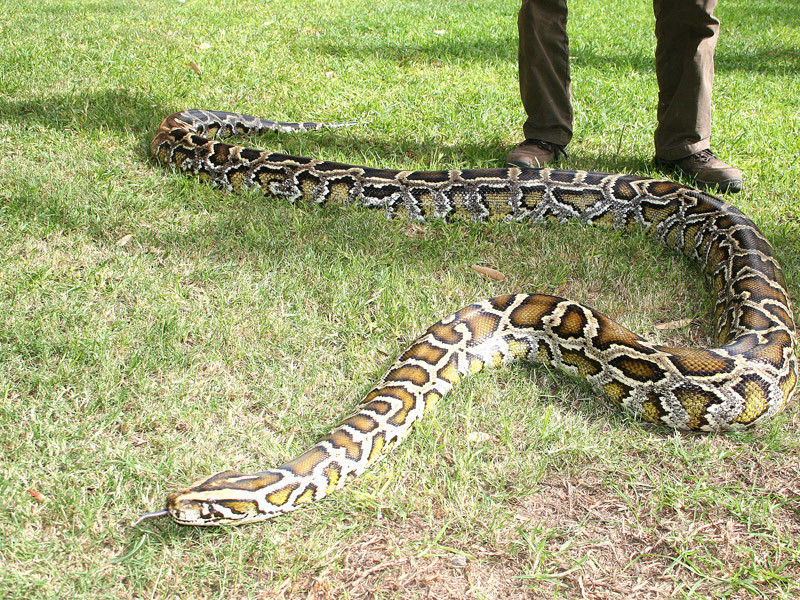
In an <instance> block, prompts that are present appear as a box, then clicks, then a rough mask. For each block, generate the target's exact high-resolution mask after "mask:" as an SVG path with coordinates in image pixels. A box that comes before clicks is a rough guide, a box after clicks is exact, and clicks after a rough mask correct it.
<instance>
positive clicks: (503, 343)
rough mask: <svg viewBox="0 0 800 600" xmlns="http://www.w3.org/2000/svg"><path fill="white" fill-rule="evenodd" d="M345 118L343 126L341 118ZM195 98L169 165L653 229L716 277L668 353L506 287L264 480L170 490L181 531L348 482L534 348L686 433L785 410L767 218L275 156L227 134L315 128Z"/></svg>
mask: <svg viewBox="0 0 800 600" xmlns="http://www.w3.org/2000/svg"><path fill="white" fill-rule="evenodd" d="M339 125H343V124H339ZM325 126H337V124H331V125H325V124H319V123H277V122H273V121H268V120H265V119H259V118H255V117H248V116H244V115H238V114H233V113H223V112H215V111H205V110H190V111H184V112H180V113H176V114H173V115H170V116H168V117H167V118H166V119H164V121H163V123H162V124H161V127H160V129H159V131H158V133H157V134H156V136H155V138H154V139H153V142H152V153H153V155H154V156H155V158H156V160H157V161H158V162H159V163H161V164H162V165H165V166H168V165H173V166H174V167H177V168H178V169H180V170H182V171H186V172H189V173H194V174H197V175H198V176H199V177H200V178H201V179H203V180H207V181H208V182H210V183H212V184H214V185H218V186H222V187H224V188H227V189H229V190H239V189H260V190H261V191H263V193H264V194H267V195H274V196H283V197H286V198H288V199H289V200H291V201H292V202H295V203H297V202H307V203H311V204H331V203H340V204H347V205H357V206H362V207H368V208H377V209H380V210H382V211H384V212H385V213H386V214H387V215H389V216H403V217H406V218H408V219H411V220H415V221H416V220H426V219H450V218H466V219H472V220H504V221H525V222H537V221H543V220H556V221H566V220H568V219H579V220H581V221H583V222H586V223H595V224H603V225H607V226H611V227H616V228H621V229H626V228H642V229H643V230H644V231H646V232H647V233H648V234H649V235H650V236H651V237H654V238H656V239H657V240H659V241H661V242H662V243H663V244H665V245H666V246H667V247H670V248H674V249H677V250H678V251H680V252H682V253H683V254H685V255H687V256H688V257H689V259H691V260H692V261H693V262H695V263H696V264H697V265H698V266H699V268H700V269H701V271H702V272H703V273H704V275H705V277H706V279H707V281H708V283H709V285H710V288H711V292H712V295H713V300H714V321H715V332H716V337H717V344H718V345H719V347H717V348H714V349H707V348H669V347H665V346H661V345H658V344H654V343H652V342H650V341H648V340H646V339H644V338H642V337H640V336H638V335H636V334H634V333H632V332H631V331H629V330H627V329H625V328H624V327H622V326H621V325H619V324H617V323H615V322H614V321H612V320H610V319H609V318H608V317H606V316H604V315H603V314H601V313H599V312H597V311H596V310H594V309H592V308H589V307H587V306H584V305H583V304H579V303H577V302H573V301H571V300H566V299H564V298H559V297H555V296H546V295H541V294H512V295H506V296H499V297H496V298H492V299H489V300H485V301H483V302H478V303H476V304H472V305H470V306H467V307H465V308H462V309H461V310H459V311H458V312H456V313H455V314H453V315H450V316H448V317H445V318H444V319H442V320H441V321H439V322H438V323H436V324H435V325H433V326H432V327H430V328H429V329H428V330H427V331H426V332H425V333H423V334H422V335H421V336H420V337H419V338H417V339H416V340H415V341H414V342H413V343H412V344H411V346H410V347H409V348H408V349H407V350H406V351H405V352H403V353H402V355H401V356H400V357H399V358H398V359H397V360H396V362H395V363H394V364H393V365H392V366H391V367H390V368H389V370H388V371H387V372H386V374H385V375H384V376H383V377H382V378H381V380H380V381H379V382H378V383H376V384H375V386H374V387H373V388H372V390H371V391H370V392H369V393H368V394H367V395H366V397H364V398H363V400H361V402H360V403H359V404H358V407H357V409H356V410H355V412H354V413H353V414H352V415H350V416H349V417H347V418H346V419H344V420H343V421H342V422H341V423H339V424H338V425H336V426H335V427H334V428H333V429H332V430H331V431H330V432H329V433H328V434H327V435H326V436H324V437H323V438H322V439H321V440H319V441H318V442H317V443H316V444H314V445H313V446H312V447H311V448H310V449H308V450H307V451H305V452H304V453H302V454H301V455H300V456H298V457H297V458H294V459H293V460H290V461H289V462H287V463H286V464H283V465H281V466H279V467H276V468H273V469H269V470H266V471H262V472H259V473H253V474H243V473H238V472H234V471H225V472H223V473H218V474H216V475H213V476H211V477H206V478H204V479H201V480H198V481H196V482H195V483H193V484H192V485H191V486H190V487H188V488H187V489H185V490H183V491H181V492H178V493H173V494H170V495H169V497H168V498H167V503H166V509H165V510H162V511H159V512H156V513H150V514H149V515H145V516H157V515H165V514H169V515H170V516H171V517H172V518H173V520H174V521H176V522H177V523H180V524H185V525H218V524H241V523H251V522H254V521H260V520H263V519H268V518H270V517H273V516H276V515H278V514H282V513H285V512H288V511H290V510H294V509H296V508H298V507H300V506H303V505H305V504H307V503H309V502H312V501H315V500H319V499H320V498H322V497H324V496H326V495H327V494H329V493H330V492H332V491H334V490H337V489H340V488H341V487H342V486H343V485H345V483H346V482H348V481H350V480H351V479H353V478H354V477H356V476H358V475H360V474H361V473H363V472H364V471H365V469H367V468H368V467H369V466H370V465H372V464H373V463H374V462H375V461H377V460H378V459H379V458H381V457H382V456H384V455H385V454H386V453H387V452H388V451H389V450H390V449H391V448H393V447H394V446H395V445H397V444H398V443H399V442H400V441H402V440H403V439H404V438H405V437H406V436H407V435H408V434H409V432H410V431H411V429H412V427H413V426H414V424H415V423H416V422H417V421H418V420H419V419H420V418H421V417H422V416H423V415H425V414H426V413H427V412H428V411H429V410H431V408H432V407H433V406H434V405H435V404H436V403H437V402H438V401H439V400H440V399H441V398H442V397H443V396H444V395H445V394H446V393H447V392H448V390H450V389H451V388H452V387H453V386H454V385H455V384H456V383H457V382H458V381H459V380H460V379H461V378H462V377H463V376H465V375H468V374H472V373H476V372H478V371H480V370H481V369H483V368H484V367H486V366H498V365H500V364H502V363H507V362H511V361H514V360H517V359H521V358H524V359H527V360H529V361H533V362H536V363H544V364H547V365H552V366H555V367H558V368H560V369H562V370H564V371H566V372H568V373H571V374H573V375H575V376H578V377H581V378H583V379H585V380H587V381H588V382H589V383H590V384H591V386H592V387H593V389H595V390H596V391H597V392H598V393H600V394H602V395H604V396H606V397H607V398H608V399H610V400H611V401H612V402H614V403H615V404H617V405H619V406H620V407H623V408H624V409H627V410H628V411H630V412H631V413H632V414H634V415H636V416H638V417H640V418H642V419H644V420H646V421H650V422H653V423H658V424H661V425H666V426H668V427H672V428H675V429H681V430H701V431H718V430H727V429H743V428H747V427H751V426H753V425H756V424H758V423H761V422H763V421H765V420H766V419H769V418H770V417H771V416H773V415H775V414H776V413H777V412H779V411H780V410H782V409H783V408H784V406H785V405H786V403H787V402H788V401H789V399H790V398H791V396H792V394H793V391H794V389H795V384H796V382H797V357H796V354H795V329H794V322H793V317H792V312H791V308H790V304H789V299H788V295H787V293H786V289H785V283H784V278H783V275H782V273H781V269H780V267H779V265H778V263H777V262H776V260H775V258H774V257H773V253H772V248H771V247H770V244H769V242H768V241H767V240H766V239H765V238H764V236H763V235H762V234H761V232H760V231H759V230H758V228H757V227H756V226H755V225H754V224H753V222H752V221H750V220H749V219H748V218H747V217H745V216H744V215H743V214H742V213H741V212H739V211H738V210H737V209H736V208H734V207H733V206H731V205H730V204H728V203H726V202H724V201H722V200H720V199H718V198H716V197H714V196H711V195H709V194H706V193H704V192H701V191H699V190H696V189H693V188H691V187H687V186H684V185H680V184H677V183H673V182H669V181H663V180H657V179H649V178H643V177H634V176H629V175H621V174H609V173H595V172H587V171H567V170H556V169H547V168H543V169H518V168H503V169H469V170H450V171H430V172H412V171H395V170H387V169H374V168H367V167H358V166H353V165H347V164H339V163H333V162H327V161H322V160H316V159H310V158H301V157H295V156H288V155H285V154H276V153H268V152H263V151H259V150H252V149H249V148H244V147H240V146H235V145H230V144H227V143H225V142H223V141H220V140H218V139H214V138H215V137H223V136H225V135H229V134H249V133H257V132H261V131H267V130H270V131H304V130H309V129H319V128H321V127H325Z"/></svg>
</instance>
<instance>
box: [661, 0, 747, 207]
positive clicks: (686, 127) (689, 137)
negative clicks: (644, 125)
mask: <svg viewBox="0 0 800 600" xmlns="http://www.w3.org/2000/svg"><path fill="white" fill-rule="evenodd" d="M716 4H717V0H653V12H654V13H655V17H656V76H657V78H658V89H659V92H658V126H657V128H656V131H655V153H656V159H657V160H658V161H660V162H662V163H665V164H667V165H670V166H675V167H678V168H679V169H681V170H683V171H685V172H686V173H687V174H689V175H691V176H692V177H694V178H695V179H696V181H697V183H698V185H700V186H701V187H719V188H720V189H722V190H723V191H738V190H739V189H741V184H742V182H741V172H739V171H738V169H735V168H733V167H731V166H730V165H727V164H725V163H724V162H722V161H720V160H719V159H718V158H716V156H714V154H713V153H712V152H711V151H710V150H709V148H710V141H709V140H710V137H711V90H712V86H713V83H714V49H715V47H716V44H717V37H718V35H719V21H718V20H717V18H716V17H715V16H714V8H715V6H716Z"/></svg>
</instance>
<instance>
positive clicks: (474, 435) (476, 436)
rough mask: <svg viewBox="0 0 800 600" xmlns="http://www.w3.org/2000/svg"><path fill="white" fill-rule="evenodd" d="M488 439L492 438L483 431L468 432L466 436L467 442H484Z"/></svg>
mask: <svg viewBox="0 0 800 600" xmlns="http://www.w3.org/2000/svg"><path fill="white" fill-rule="evenodd" d="M490 439H492V436H490V435H489V434H488V433H484V432H483V431H470V432H469V433H468V434H467V440H468V441H470V442H486V441H488V440H490Z"/></svg>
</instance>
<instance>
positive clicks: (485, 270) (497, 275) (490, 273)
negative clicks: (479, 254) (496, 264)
mask: <svg viewBox="0 0 800 600" xmlns="http://www.w3.org/2000/svg"><path fill="white" fill-rule="evenodd" d="M470 267H472V270H473V271H476V272H477V273H480V274H481V275H483V276H484V277H486V278H487V279H493V280H495V281H505V280H506V276H505V275H503V274H502V273H501V272H500V271H498V270H497V269H493V268H492V267H484V266H483V265H470Z"/></svg>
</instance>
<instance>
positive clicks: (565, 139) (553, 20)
mask: <svg viewBox="0 0 800 600" xmlns="http://www.w3.org/2000/svg"><path fill="white" fill-rule="evenodd" d="M518 27H519V87H520V95H521V96H522V105H523V107H524V108H525V113H526V114H527V115H528V118H527V120H526V121H525V124H524V126H523V132H524V134H525V139H526V140H527V143H525V142H523V144H521V145H520V146H517V147H516V148H514V149H513V150H512V151H511V153H509V156H508V162H509V163H510V164H519V165H520V166H540V165H543V164H545V163H547V162H552V161H553V160H554V159H555V158H557V157H558V154H559V153H563V150H562V149H563V147H564V146H566V145H567V144H568V143H569V142H570V140H571V139H572V120H573V115H572V85H571V83H570V73H569V39H568V38H567V1H566V0H523V2H522V7H521V8H520V11H519V17H518ZM533 140H535V141H536V142H542V143H536V142H532V141H533Z"/></svg>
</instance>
